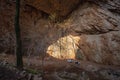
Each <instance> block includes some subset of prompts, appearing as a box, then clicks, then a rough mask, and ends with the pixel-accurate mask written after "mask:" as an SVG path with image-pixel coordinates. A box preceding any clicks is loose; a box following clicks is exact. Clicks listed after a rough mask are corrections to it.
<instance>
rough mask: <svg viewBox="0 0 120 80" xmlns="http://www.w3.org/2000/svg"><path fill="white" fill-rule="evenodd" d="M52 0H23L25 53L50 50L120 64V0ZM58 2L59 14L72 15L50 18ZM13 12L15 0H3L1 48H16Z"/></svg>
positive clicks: (58, 55)
mask: <svg viewBox="0 0 120 80" xmlns="http://www.w3.org/2000/svg"><path fill="white" fill-rule="evenodd" d="M53 1H54V2H52V1H50V0H46V2H45V0H39V1H38V0H34V1H32V0H27V1H22V2H21V14H20V27H21V35H22V41H23V52H24V53H25V54H27V55H40V54H43V53H48V54H49V55H50V56H52V57H54V58H58V59H68V58H73V59H80V60H89V61H92V62H96V63H102V64H109V65H112V64H114V65H120V54H119V53H120V1H119V0H115V1H111V0H99V1H97V0H85V1H83V2H81V1H82V0H71V1H70V2H69V3H70V4H69V5H66V4H67V3H68V0H65V2H63V1H61V5H60V4H59V5H57V4H58V3H59V1H57V0H53ZM48 2H49V3H48ZM80 2H81V3H80ZM46 4H49V5H47V6H45V5H46ZM78 4H79V6H78ZM72 5H73V6H74V8H76V9H74V8H73V6H72ZM50 6H51V7H50ZM56 6H58V7H59V6H60V7H61V11H60V14H59V15H60V16H66V15H67V16H69V17H67V19H65V20H64V21H62V22H56V23H55V22H53V21H52V19H51V14H53V13H54V11H56V10H58V9H59V8H57V7H56ZM62 6H63V7H62ZM49 8H50V9H49ZM71 11H72V13H71V14H69V13H70V12H71ZM14 14H15V2H14V1H13V0H6V1H5V0H0V52H6V53H7V52H8V53H13V52H14V48H15V36H14V35H15V34H14ZM56 14H57V13H56ZM68 14H69V15H68ZM52 17H53V16H52Z"/></svg>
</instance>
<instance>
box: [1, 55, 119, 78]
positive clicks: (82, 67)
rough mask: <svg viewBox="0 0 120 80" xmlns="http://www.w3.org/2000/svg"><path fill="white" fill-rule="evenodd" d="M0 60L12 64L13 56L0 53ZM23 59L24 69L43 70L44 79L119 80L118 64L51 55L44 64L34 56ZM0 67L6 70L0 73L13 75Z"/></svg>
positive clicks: (13, 63) (13, 62) (13, 61)
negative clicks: (104, 63) (56, 57)
mask: <svg viewBox="0 0 120 80" xmlns="http://www.w3.org/2000/svg"><path fill="white" fill-rule="evenodd" d="M0 61H6V62H8V63H9V64H11V65H13V66H14V65H15V56H14V55H0ZM23 61H24V68H25V69H31V70H32V72H34V73H36V72H40V71H44V80H120V67H119V66H113V65H103V64H97V63H93V62H89V61H81V60H73V62H67V60H60V59H55V58H51V57H47V58H45V60H44V64H42V60H41V59H40V58H39V57H35V56H31V57H29V58H28V57H23ZM76 62H79V64H76ZM1 69H2V70H4V71H3V72H5V71H7V72H8V73H0V74H5V75H6V74H10V73H12V74H13V75H15V73H14V72H11V71H10V70H7V69H5V68H1ZM33 70H34V71H33ZM1 72H2V71H1ZM34 73H33V74H34ZM16 76H17V75H16ZM13 77H14V76H13ZM0 80H6V79H0ZM12 80H14V79H12ZM15 80H16V79H15ZM27 80H28V79H27ZM32 80H38V79H32Z"/></svg>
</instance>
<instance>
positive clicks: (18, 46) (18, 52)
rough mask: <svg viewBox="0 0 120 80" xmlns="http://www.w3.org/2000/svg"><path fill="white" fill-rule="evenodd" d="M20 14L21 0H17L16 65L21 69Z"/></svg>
mask: <svg viewBox="0 0 120 80" xmlns="http://www.w3.org/2000/svg"><path fill="white" fill-rule="evenodd" d="M19 14H20V0H16V15H15V34H16V66H17V68H19V69H22V68H23V60H22V42H21V34H20V26H19V16H20V15H19Z"/></svg>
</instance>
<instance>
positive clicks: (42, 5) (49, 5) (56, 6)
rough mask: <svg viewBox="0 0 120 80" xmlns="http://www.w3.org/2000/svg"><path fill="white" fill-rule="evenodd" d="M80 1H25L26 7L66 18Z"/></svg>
mask: <svg viewBox="0 0 120 80" xmlns="http://www.w3.org/2000/svg"><path fill="white" fill-rule="evenodd" d="M80 1H81V0H26V2H27V4H28V5H31V6H34V7H35V8H37V9H38V10H42V11H44V12H46V13H48V14H51V15H52V14H55V15H59V16H66V15H67V14H69V13H70V12H71V11H72V10H74V8H76V6H78V4H79V2H80Z"/></svg>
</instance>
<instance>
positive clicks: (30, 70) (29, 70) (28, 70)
mask: <svg viewBox="0 0 120 80" xmlns="http://www.w3.org/2000/svg"><path fill="white" fill-rule="evenodd" d="M26 72H28V73H32V74H38V73H39V72H38V71H36V70H34V69H26Z"/></svg>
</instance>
